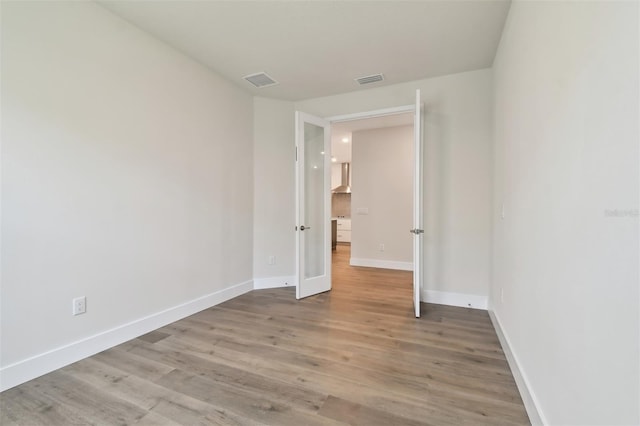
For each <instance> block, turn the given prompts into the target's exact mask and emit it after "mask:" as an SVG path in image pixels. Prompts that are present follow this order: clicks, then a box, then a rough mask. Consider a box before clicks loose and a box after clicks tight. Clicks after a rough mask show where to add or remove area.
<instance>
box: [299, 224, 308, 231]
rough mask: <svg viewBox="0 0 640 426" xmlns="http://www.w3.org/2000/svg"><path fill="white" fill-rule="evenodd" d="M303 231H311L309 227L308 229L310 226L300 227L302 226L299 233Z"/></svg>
mask: <svg viewBox="0 0 640 426" xmlns="http://www.w3.org/2000/svg"><path fill="white" fill-rule="evenodd" d="M305 229H311V227H310V226H304V225H302V226H301V227H300V230H301V231H304V230H305Z"/></svg>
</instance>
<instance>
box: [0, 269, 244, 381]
mask: <svg viewBox="0 0 640 426" xmlns="http://www.w3.org/2000/svg"><path fill="white" fill-rule="evenodd" d="M251 290H253V281H252V280H249V281H246V282H243V283H241V284H237V285H234V286H231V287H228V288H225V289H224V290H220V291H216V292H214V293H211V294H208V295H205V296H202V297H199V298H197V299H194V300H190V301H189V302H185V303H182V304H180V305H177V306H174V307H171V308H169V309H165V310H164V311H161V312H158V313H155V314H152V315H149V316H146V317H143V318H140V319H137V320H135V321H131V322H129V323H127V324H123V325H121V326H118V327H115V328H112V329H111V330H107V331H103V332H101V333H98V334H95V335H93V336H89V337H87V338H84V339H82V340H78V341H76V342H73V343H70V344H68V345H65V346H61V347H59V348H55V349H52V350H50V351H47V352H45V353H42V354H39V355H35V356H32V357H30V358H27V359H25V360H22V361H18V362H16V363H13V364H10V365H7V366H5V367H3V368H1V369H0V392H1V391H4V390H7V389H9V388H12V387H14V386H17V385H19V384H21V383H24V382H27V381H29V380H32V379H35V378H36V377H39V376H42V375H43V374H47V373H49V372H51V371H54V370H57V369H58V368H62V367H64V366H66V365H69V364H71V363H74V362H76V361H80V360H81V359H84V358H87V357H89V356H91V355H94V354H97V353H98V352H102V351H104V350H106V349H109V348H112V347H114V346H116V345H119V344H121V343H124V342H126V341H128V340H131V339H134V338H136V337H138V336H142V335H143V334H146V333H149V332H151V331H153V330H156V329H158V328H160V327H163V326H165V325H167V324H170V323H172V322H175V321H178V320H180V319H182V318H185V317H188V316H189V315H193V314H195V313H196V312H200V311H202V310H204V309H207V308H210V307H212V306H215V305H217V304H219V303H222V302H225V301H227V300H229V299H233V298H234V297H237V296H240V295H241V294H244V293H247V292H249V291H251Z"/></svg>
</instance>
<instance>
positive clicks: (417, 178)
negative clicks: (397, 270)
mask: <svg viewBox="0 0 640 426" xmlns="http://www.w3.org/2000/svg"><path fill="white" fill-rule="evenodd" d="M413 130H414V133H413V156H414V164H413V229H412V230H411V233H412V234H413V308H414V310H415V314H416V318H420V294H421V293H422V281H423V277H424V272H423V271H424V256H423V253H422V252H423V239H424V237H423V236H424V226H423V205H422V193H423V188H422V186H423V180H422V176H423V172H422V156H423V153H422V103H421V99H420V90H419V89H418V90H416V109H415V116H414V119H413Z"/></svg>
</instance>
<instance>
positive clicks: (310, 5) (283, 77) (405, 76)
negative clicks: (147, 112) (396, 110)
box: [98, 0, 510, 101]
mask: <svg viewBox="0 0 640 426" xmlns="http://www.w3.org/2000/svg"><path fill="white" fill-rule="evenodd" d="M98 3H99V4H100V5H102V6H104V7H105V8H107V9H109V10H111V11H112V12H114V13H115V14H117V15H119V16H121V17H122V18H124V19H126V20H127V21H129V22H131V23H132V24H134V25H136V26H137V27H139V28H141V29H143V30H144V31H147V32H148V33H150V34H152V35H153V36H155V37H156V38H158V39H160V40H163V41H165V42H166V43H168V44H169V45H171V46H173V47H174V48H176V49H178V50H180V51H182V52H184V53H185V54H187V55H188V56H190V57H192V58H193V59H195V60H197V61H198V62H200V63H202V64H204V65H205V66H207V67H209V68H210V69H212V70H213V71H215V72H217V73H218V74H220V75H222V76H223V77H225V78H226V79H228V80H230V81H232V82H234V83H235V84H237V85H238V86H240V87H243V88H244V89H246V90H247V91H249V92H250V93H253V94H254V95H258V96H264V97H269V98H277V99H284V100H292V101H295V100H302V99H310V98H315V97H321V96H328V95H333V94H338V93H345V92H350V91H355V90H363V89H367V88H370V87H377V86H382V85H389V84H395V83H402V82H406V81H412V80H419V79H423V78H429V77H435V76H439V75H445V74H454V73H458V72H464V71H471V70H475V69H481V68H488V67H491V65H492V64H493V58H494V56H495V53H496V50H497V47H498V43H499V41H500V36H501V34H502V29H503V26H504V22H505V19H506V16H507V13H508V10H509V6H510V0H470V1H462V0H424V1H400V0H394V1H359V0H350V1H326V0H325V1H269V0H262V1H241V0H236V1H214V0H211V1H206V0H204V1H188V0H171V1H167V0H146V1H133V0H132V1H114V0H100V1H98ZM258 72H266V73H267V74H269V75H270V76H271V77H272V78H273V79H275V80H276V81H278V82H279V84H278V85H275V86H271V87H264V88H262V89H257V88H254V87H253V86H252V85H251V84H250V83H248V82H246V81H244V80H243V78H242V77H244V76H245V75H249V74H254V73H258ZM377 73H382V74H384V77H385V79H384V81H382V82H379V83H372V84H369V85H365V86H359V85H358V84H357V83H356V82H355V81H354V79H355V78H357V77H362V76H367V75H371V74H377Z"/></svg>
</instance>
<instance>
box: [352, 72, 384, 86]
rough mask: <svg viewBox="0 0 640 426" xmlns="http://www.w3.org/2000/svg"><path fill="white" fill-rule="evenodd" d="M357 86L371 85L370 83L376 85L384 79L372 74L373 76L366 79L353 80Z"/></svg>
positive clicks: (380, 75) (379, 75)
mask: <svg viewBox="0 0 640 426" xmlns="http://www.w3.org/2000/svg"><path fill="white" fill-rule="evenodd" d="M355 80H356V81H357V82H358V84H359V85H361V86H362V85H363V84H371V83H377V82H378V81H382V80H384V77H383V76H382V74H373V75H368V76H366V77H358V78H356V79H355Z"/></svg>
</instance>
